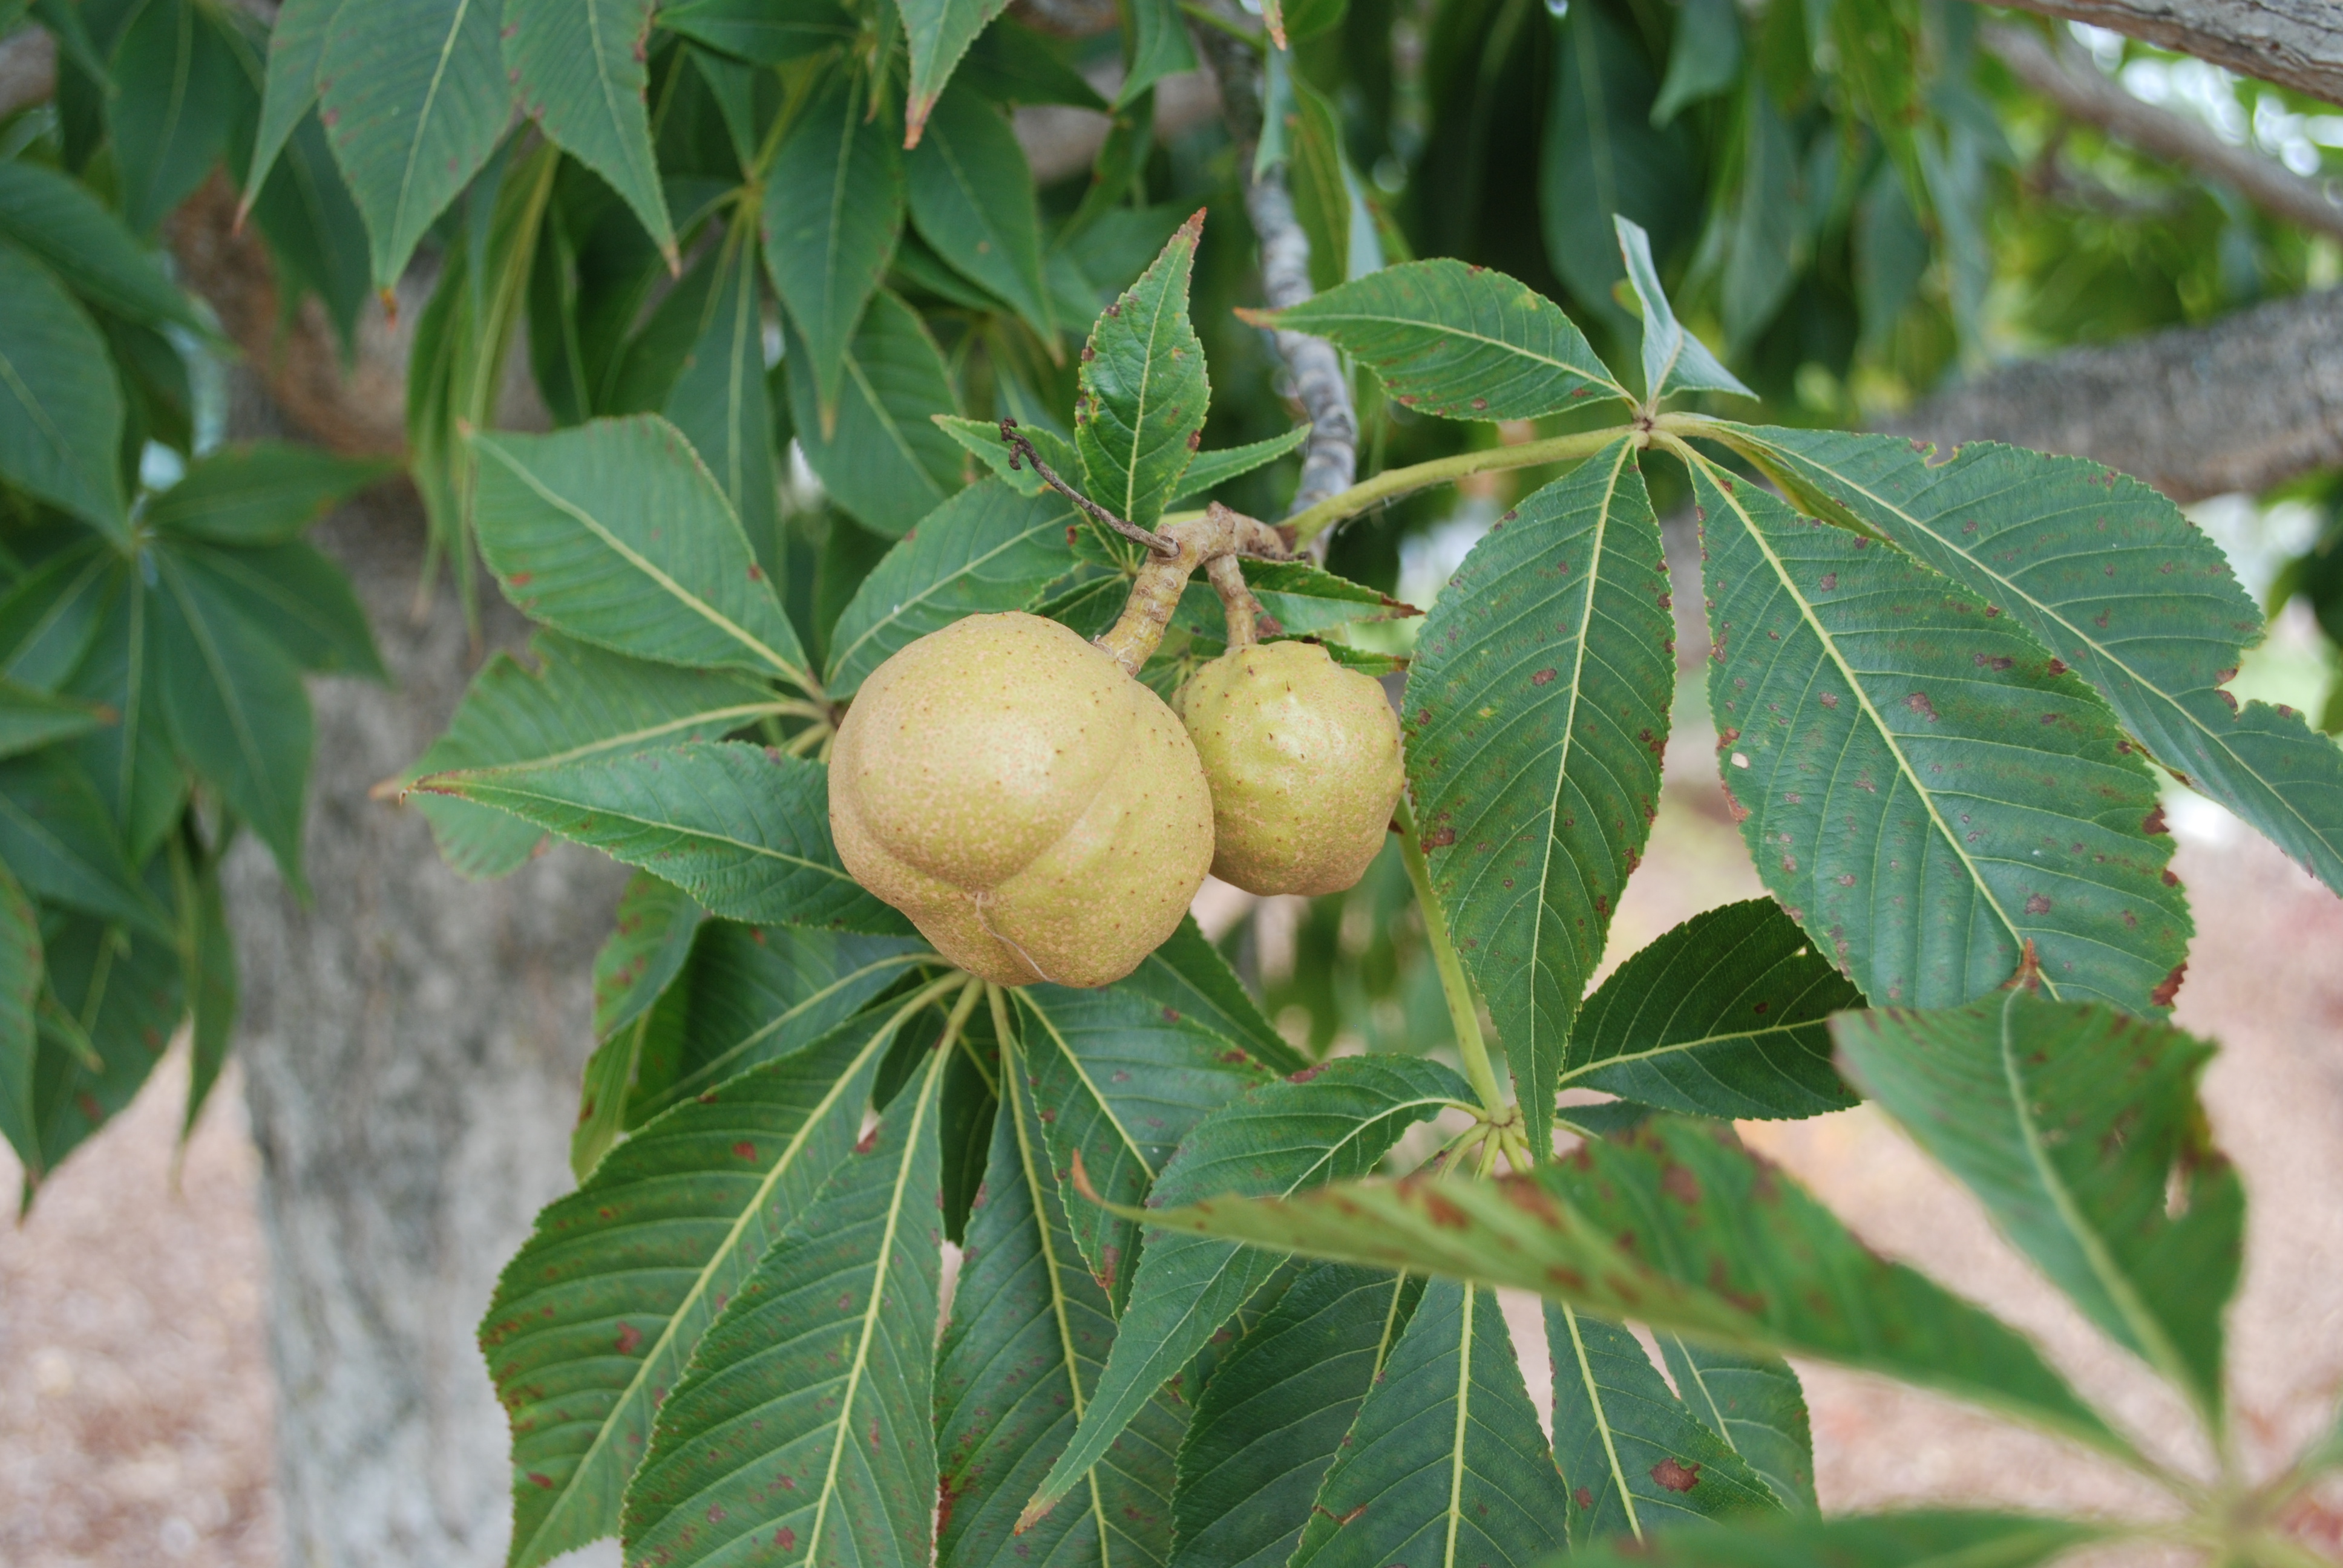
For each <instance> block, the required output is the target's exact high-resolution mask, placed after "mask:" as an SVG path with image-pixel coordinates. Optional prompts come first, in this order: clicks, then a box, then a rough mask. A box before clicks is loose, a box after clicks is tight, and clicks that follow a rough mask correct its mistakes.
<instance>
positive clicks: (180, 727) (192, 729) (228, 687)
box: [147, 549, 315, 890]
mask: <svg viewBox="0 0 2343 1568" xmlns="http://www.w3.org/2000/svg"><path fill="white" fill-rule="evenodd" d="M147 559H148V560H150V561H151V562H152V563H153V565H154V569H155V571H156V578H157V582H156V589H155V592H154V595H153V604H154V608H155V628H154V634H155V637H156V641H157V645H158V647H159V648H160V649H161V653H162V658H161V661H160V670H161V674H162V691H161V697H162V708H163V711H164V714H165V716H166V719H168V721H169V724H170V728H171V735H172V738H173V739H174V740H176V743H177V745H178V749H179V754H180V755H181V756H182V757H185V758H186V759H187V762H188V763H189V765H190V766H192V767H193V768H194V769H195V770H196V772H197V773H199V774H201V775H202V776H203V777H204V778H206V779H209V780H210V781H211V782H212V783H213V784H214V785H215V786H216V787H217V788H218V789H219V792H220V797H221V799H224V800H225V801H226V803H227V805H228V806H229V808H230V809H233V810H234V811H235V812H236V815H237V816H239V817H242V818H243V819H245V820H246V821H247V822H249V823H251V824H252V827H253V829H254V831H256V832H257V833H258V834H259V835H260V837H261V840H262V841H263V842H264V843H266V845H267V846H268V849H269V852H270V853H271V854H273V855H274V856H276V858H277V868H278V869H280V870H282V871H283V872H284V873H285V879H286V880H287V882H288V883H290V884H292V886H293V887H294V888H295V890H302V889H303V888H304V887H305V884H304V882H303V879H302V875H301V807H302V800H303V796H304V794H305V792H306V791H307V786H308V781H309V752H310V744H311V741H312V739H314V735H315V726H314V723H313V720H312V719H311V717H310V713H309V697H308V693H307V691H306V690H304V689H303V688H302V685H301V667H300V666H299V665H298V664H297V663H296V662H295V661H294V659H293V658H291V656H289V655H288V654H287V653H286V652H285V651H284V648H283V647H282V645H281V644H280V643H279V642H278V640H277V637H276V636H275V635H274V634H273V633H272V631H271V630H269V629H267V628H265V627H264V626H262V625H259V624H256V623H255V622H254V621H253V620H252V618H250V615H249V614H248V613H247V610H246V608H245V606H244V605H243V604H242V603H240V602H239V599H238V598H237V596H236V595H235V594H234V593H233V592H232V591H231V590H230V589H229V588H227V587H226V586H224V585H223V584H222V583H221V582H220V581H219V580H218V579H217V578H216V577H215V576H214V575H213V574H211V573H209V572H206V570H204V569H203V567H202V564H201V563H199V562H196V561H192V560H186V559H183V558H180V556H179V555H178V554H177V553H176V552H174V551H170V550H162V549H157V550H155V551H152V552H150V554H149V555H148V557H147Z"/></svg>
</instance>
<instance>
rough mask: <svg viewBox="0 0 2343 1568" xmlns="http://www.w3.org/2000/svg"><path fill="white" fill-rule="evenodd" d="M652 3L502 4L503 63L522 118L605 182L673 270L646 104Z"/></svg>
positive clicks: (521, 0)
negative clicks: (529, 118)
mask: <svg viewBox="0 0 2343 1568" xmlns="http://www.w3.org/2000/svg"><path fill="white" fill-rule="evenodd" d="M652 3H653V0H504V27H503V34H504V56H505V66H506V69H507V70H508V72H509V73H510V74H511V75H512V78H513V88H514V90H515V91H516V92H517V93H518V94H519V95H520V101H521V109H522V112H523V113H525V114H528V115H530V116H534V117H535V119H536V120H537V123H538V125H539V126H543V127H544V128H545V134H546V135H547V136H550V137H552V138H553V139H554V141H556V142H557V143H558V144H560V146H561V147H562V149H563V150H564V151H566V152H568V153H569V154H570V155H571V156H574V157H575V158H577V159H578V162H580V163H582V164H584V165H585V166H587V167H588V168H590V169H592V170H593V171H594V172H595V173H596V174H598V175H599V176H602V178H603V179H604V180H605V181H607V182H608V184H609V186H610V188H611V189H612V190H614V191H617V192H618V195H619V196H621V197H623V198H624V199H625V201H626V203H627V205H628V206H629V207H631V208H632V209H634V214H635V216H637V217H639V218H640V219H641V220H642V225H643V227H644V228H645V229H646V230H648V231H649V234H650V236H651V241H652V243H653V244H655V245H657V246H659V249H660V251H662V252H663V253H664V254H665V255H666V256H667V257H668V261H669V265H670V266H672V265H674V262H675V227H674V225H673V224H672V223H670V222H669V218H668V213H667V202H666V199H665V198H664V197H663V196H661V195H660V192H659V159H658V157H657V156H656V155H655V154H653V152H652V151H651V123H650V110H649V106H648V105H647V104H646V103H645V101H644V89H645V87H646V86H647V85H648V84H649V79H650V67H649V64H648V59H649V55H648V53H647V51H646V49H645V45H646V44H647V43H648V42H649V34H650V30H651V5H652Z"/></svg>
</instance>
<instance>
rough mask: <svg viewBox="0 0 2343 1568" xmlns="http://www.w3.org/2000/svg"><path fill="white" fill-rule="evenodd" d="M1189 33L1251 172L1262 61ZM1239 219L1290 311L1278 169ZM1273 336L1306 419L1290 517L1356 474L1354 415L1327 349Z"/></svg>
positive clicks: (1300, 249) (1291, 284) (1272, 288)
mask: <svg viewBox="0 0 2343 1568" xmlns="http://www.w3.org/2000/svg"><path fill="white" fill-rule="evenodd" d="M1188 32H1189V35H1190V36H1191V37H1192V38H1193V39H1194V40H1195V41H1196V47H1197V50H1198V51H1199V52H1200V53H1201V54H1202V55H1203V56H1204V58H1205V60H1206V61H1207V62H1208V63H1209V64H1210V65H1212V74H1213V75H1214V76H1215V77H1217V78H1218V79H1219V81H1220V85H1221V106H1222V113H1223V114H1225V115H1226V116H1227V117H1228V124H1229V135H1230V136H1231V138H1232V140H1233V141H1234V142H1235V143H1236V153H1237V160H1238V166H1239V167H1240V168H1245V169H1250V168H1251V167H1252V161H1253V149H1254V148H1255V146H1258V145H1259V143H1260V141H1261V125H1262V99H1261V56H1260V55H1257V54H1255V53H1254V52H1253V51H1252V49H1251V48H1249V47H1247V46H1246V45H1244V44H1243V43H1242V41H1240V40H1238V39H1236V38H1234V37H1232V36H1230V35H1228V34H1227V33H1224V32H1222V30H1221V29H1219V28H1217V27H1207V26H1202V25H1197V24H1195V23H1191V24H1190V25H1189V28H1188ZM1245 214H1246V216H1248V217H1250V218H1252V228H1253V233H1254V234H1255V235H1256V236H1259V237H1260V240H1261V288H1262V297H1263V298H1264V299H1265V300H1266V301H1267V302H1268V305H1269V307H1270V308H1271V309H1272V310H1284V309H1289V308H1291V307H1293V306H1296V305H1299V304H1301V303H1302V301H1303V300H1305V299H1308V298H1309V297H1310V295H1311V288H1310V240H1309V236H1306V235H1304V234H1303V233H1302V223H1301V220H1300V219H1299V218H1297V217H1295V216H1294V214H1293V198H1292V196H1289V195H1288V194H1287V192H1286V189H1285V174H1284V171H1283V170H1282V169H1270V170H1268V171H1266V172H1265V173H1263V174H1262V176H1261V177H1260V178H1258V179H1254V180H1252V181H1250V182H1248V183H1247V185H1246V186H1245ZM1271 337H1272V340H1273V341H1274V342H1275V344H1276V346H1277V352H1278V355H1279V357H1281V358H1282V359H1283V360H1284V361H1285V367H1286V369H1287V370H1288V371H1289V372H1290V373H1291V374H1292V377H1293V395H1294V397H1296V398H1298V399H1299V400H1300V401H1301V404H1302V411H1303V412H1304V413H1305V414H1307V415H1308V416H1309V418H1310V443H1309V445H1308V446H1307V447H1304V448H1302V486H1301V488H1300V489H1298V490H1296V491H1295V492H1294V496H1293V507H1292V511H1291V512H1289V513H1288V514H1287V515H1288V516H1289V517H1291V516H1292V515H1293V514H1294V513H1298V512H1303V511H1307V510H1308V509H1309V508H1312V506H1315V505H1316V504H1317V503H1319V502H1320V501H1322V500H1325V499H1326V498H1329V497H1331V496H1336V495H1340V494H1341V493H1342V491H1344V490H1347V489H1349V488H1350V487H1351V481H1352V480H1353V478H1354V477H1357V474H1358V471H1359V417H1358V414H1357V411H1356V410H1355V409H1354V408H1353V407H1352V404H1351V378H1350V377H1349V376H1347V375H1346V374H1344V372H1343V369H1342V356H1341V355H1340V354H1338V353H1336V352H1335V350H1334V346H1333V345H1332V344H1331V343H1329V342H1327V341H1326V340H1325V339H1324V338H1322V337H1308V336H1306V335H1305V334H1302V333H1300V332H1285V331H1272V333H1271ZM1321 548H1322V547H1321Z"/></svg>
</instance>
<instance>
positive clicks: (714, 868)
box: [413, 741, 910, 936]
mask: <svg viewBox="0 0 2343 1568" xmlns="http://www.w3.org/2000/svg"><path fill="white" fill-rule="evenodd" d="M413 788H414V789H416V790H417V791H418V792H420V793H423V794H427V795H446V796H450V797H453V798H454V799H460V800H468V801H471V802H473V803H474V804H476V805H481V806H493V807H495V808H497V809H498V810H502V811H509V812H511V813H512V814H513V815H514V816H516V817H519V818H521V819H524V820H526V821H528V822H531V823H534V824H535V825H536V826H538V828H540V829H544V830H545V831H547V832H549V833H554V834H558V835H559V836H560V837H562V838H564V839H574V840H576V841H577V842H578V843H580V844H584V845H587V846H588V847H589V848H592V849H599V850H601V851H602V852H603V853H605V854H607V855H608V856H609V857H610V858H611V859H614V860H623V861H625V862H626V863H627V864H628V865H629V866H634V867H637V868H639V869H642V870H646V871H649V872H650V873H651V874H652V875H654V876H659V877H664V878H666V879H668V880H669V881H670V882H673V883H674V884H675V885H676V886H677V887H679V888H681V889H682V890H684V891H686V892H688V893H689V894H690V895H691V896H692V897H693V898H695V899H697V900H699V901H700V902H701V903H702V904H705V905H706V906H707V907H708V908H709V910H710V911H711V912H713V913H716V914H719V915H723V916H726V917H727V918H729V919H731V920H747V921H749V922H750V923H751V924H756V925H787V926H827V927H830V928H832V929H834V930H848V931H867V932H870V933H872V934H875V935H880V936H900V935H905V934H908V933H909V931H910V922H909V921H907V920H904V919H903V917H902V916H900V915H899V914H897V913H896V912H895V911H894V910H890V909H889V908H888V907H887V906H886V905H884V904H882V903H880V901H879V900H876V899H874V898H872V897H871V896H870V894H869V893H866V892H864V891H863V890H862V888H861V886H860V884H859V883H857V882H856V881H855V880H854V879H853V878H851V877H850V876H848V875H847V874H846V868H845V867H844V866H842V865H840V863H839V859H838V850H837V849H836V847H835V846H833V845H832V844H831V842H830V770H829V769H826V768H824V767H823V766H822V765H821V764H820V763H819V762H808V761H805V760H803V759H799V758H795V757H786V756H782V755H780V754H779V753H778V752H770V751H768V750H766V749H764V748H762V747H758V746H747V745H741V744H739V743H737V742H726V741H718V742H698V743H694V744H690V745H685V746H669V747H660V748H658V749H649V750H641V751H634V752H630V753H628V754H627V755H625V756H621V757H611V758H600V759H589V760H586V761H579V762H548V763H540V764H538V765H536V766H534V767H526V768H487V769H474V770H471V771H468V772H460V773H433V774H427V775H426V776H425V777H423V778H421V779H417V780H416V781H415V784H414V786H413Z"/></svg>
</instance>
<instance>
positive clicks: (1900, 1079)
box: [1831, 988, 2245, 1425]
mask: <svg viewBox="0 0 2343 1568" xmlns="http://www.w3.org/2000/svg"><path fill="white" fill-rule="evenodd" d="M1831 1033H1832V1035H1833V1037H1834V1038H1835V1039H1836V1040H1837V1041H1838V1048H1839V1055H1840V1058H1841V1060H1843V1061H1845V1063H1846V1067H1847V1070H1848V1072H1849V1073H1850V1074H1851V1075H1853V1076H1854V1077H1855V1080H1856V1081H1858V1082H1859V1083H1861V1084H1862V1085H1863V1086H1864V1088H1865V1091H1867V1092H1868V1093H1869V1094H1870V1096H1871V1098H1872V1099H1873V1100H1874V1101H1876V1102H1877V1103H1878V1104H1879V1106H1880V1108H1881V1109H1882V1110H1884V1111H1886V1112H1887V1113H1888V1114H1889V1115H1890V1116H1893V1117H1895V1118H1896V1121H1899V1122H1901V1123H1902V1124H1903V1125H1904V1128H1905V1130H1906V1131H1908V1132H1909V1133H1910V1134H1911V1135H1912V1137H1913V1138H1914V1139H1916V1141H1918V1142H1919V1144H1920V1146H1921V1147H1922V1148H1924V1149H1926V1151H1928V1152H1929V1153H1930V1154H1932V1155H1934V1156H1935V1157H1936V1159H1937V1160H1938V1161H1940V1162H1942V1163H1943V1164H1944V1165H1945V1166H1946V1168H1947V1169H1948V1170H1950V1171H1952V1172H1953V1173H1954V1174H1955V1175H1956V1176H1958V1177H1959V1178H1960V1179H1961V1180H1962V1181H1964V1182H1966V1183H1967V1185H1968V1187H1969V1189H1970V1191H1974V1192H1975V1193H1976V1195H1977V1196H1978V1197H1979V1198H1980V1199H1982V1200H1984V1201H1985V1205H1986V1209H1987V1210H1988V1211H1990V1212H1991V1213H1992V1214H1993V1217H1994V1220H1995V1221H1996V1223H1997V1224H1999V1225H2000V1227H2001V1228H2002V1230H2003V1231H2005V1232H2006V1234H2007V1235H2008V1236H2009V1238H2010V1240H2011V1241H2015V1242H2016V1244H2017V1246H2018V1248H2019V1250H2020V1251H2024V1252H2025V1253H2026V1256H2027V1257H2029V1258H2031V1259H2033V1260H2034V1261H2035V1263H2036V1265H2037V1266H2038V1267H2039V1268H2040V1269H2041V1270H2042V1271H2043V1272H2044V1273H2046V1274H2047V1275H2049V1276H2050V1278H2051V1280H2052V1281H2053V1282H2056V1284H2057V1286H2058V1288H2059V1289H2061V1290H2063V1291H2065V1292H2066V1294H2067V1295H2068V1296H2069V1297H2071V1298H2072V1299H2073V1300H2074V1302H2075V1304H2076V1305H2077V1306H2078V1307H2080V1308H2082V1310H2083V1312H2084V1315H2085V1316H2087V1317H2088V1318H2089V1319H2090V1320H2091V1321H2092V1322H2094V1323H2097V1325H2098V1326H2099V1327H2100V1328H2101V1329H2102V1330H2104V1331H2106V1332H2107V1333H2108V1334H2109V1335H2111V1336H2112V1337H2113V1338H2114V1339H2115V1340H2116V1342H2117V1343H2119V1344H2122V1345H2124V1346H2126V1347H2127V1348H2128V1349H2130V1350H2131V1351H2132V1352H2135V1353H2136V1354H2137V1355H2138V1356H2139V1357H2140V1358H2141V1359H2142V1360H2144V1361H2146V1362H2147V1363H2148V1364H2149V1365H2150V1366H2153V1367H2155V1368H2156V1369H2157V1371H2158V1372H2161V1373H2163V1374H2164V1375H2165V1376H2166V1377H2167V1378H2168V1379H2170V1380H2171V1381H2172V1382H2173V1383H2174V1384H2175V1385H2176V1386H2177V1387H2178V1388H2180V1389H2181V1390H2182V1391H2183V1392H2186V1393H2187V1395H2188V1396H2189V1398H2190V1399H2191V1400H2192V1401H2193V1402H2195V1403H2196V1405H2197V1409H2198V1410H2199V1411H2201V1412H2204V1413H2205V1415H2206V1416H2207V1418H2208V1419H2209V1420H2211V1421H2212V1422H2214V1423H2215V1424H2216V1425H2218V1422H2219V1420H2220V1414H2221V1406H2222V1378H2221V1312H2222V1310H2223V1308H2224V1307H2226V1306H2227V1304H2228V1300H2229V1296H2230V1293H2231V1292H2233V1291H2234V1290H2235V1289H2236V1288H2237V1270H2238V1267H2239V1261H2240V1256H2241V1253H2242V1251H2243V1232H2244V1229H2245V1192H2244V1190H2243V1189H2242V1188H2241V1187H2240V1186H2239V1185H2238V1182H2237V1173H2236V1171H2233V1170H2232V1169H2231V1168H2230V1166H2229V1162H2228V1161H2227V1160H2226V1159H2224V1158H2222V1156H2221V1155H2220V1153H2219V1152H2218V1151H2217V1150H2215V1149H2214V1148H2213V1147H2212V1146H2211V1139H2210V1137H2209V1135H2208V1134H2207V1131H2206V1126H2205V1113H2204V1110H2203V1107H2202V1106H2200V1105H2199V1104H2198V1103H2197V1093H2196V1087H2197V1077H2198V1075H2199V1074H2201V1073H2202V1072H2203V1071H2204V1070H2205V1064H2206V1063H2207V1061H2208V1060H2211V1058H2212V1055H2213V1048H2212V1046H2211V1045H2209V1044H2208V1043H2207V1042H2206V1041H2204V1040H2198V1039H2197V1038H2196V1037H2195V1036H2193V1035H2188V1034H2184V1033H2182V1032H2181V1031H2180V1030H2177V1029H2173V1028H2170V1027H2169V1026H2167V1025H2164V1024H2158V1023H2151V1022H2148V1021H2147V1020H2142V1019H2138V1018H2135V1017H2132V1016H2129V1015H2127V1014H2126V1013H2122V1012H2118V1011H2117V1010H2114V1009H2112V1008H2107V1007H2101V1006H2095V1005H2094V1006H2085V1005H2081V1004H2077V1003H2059V1002H2054V1001H2049V1000H2045V999H2044V998H2042V997H2040V996H2037V995H2036V994H2035V993H2034V992H2032V991H2031V990H2026V989H2024V988H2019V989H2016V990H2010V991H2008V992H2006V993H2005V994H2003V995H2000V996H1996V997H1989V998H1987V999H1986V1000H1983V1001H1978V1002H1975V1003H1972V1004H1971V1005H1969V1006H1967V1007H1965V1008H1960V1009H1957V1010H1941V1011H1933V1012H1913V1011H1907V1010H1903V1009H1900V1008H1898V1009H1889V1010H1883V1011H1878V1012H1857V1013H1845V1014H1843V1015H1841V1016H1840V1017H1839V1018H1837V1019H1835V1020H1833V1021H1832V1024H1831Z"/></svg>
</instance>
